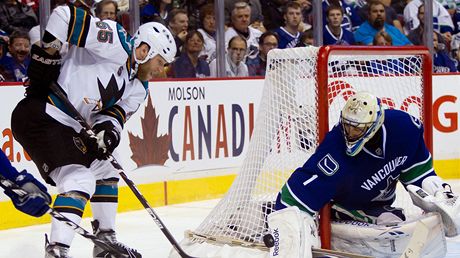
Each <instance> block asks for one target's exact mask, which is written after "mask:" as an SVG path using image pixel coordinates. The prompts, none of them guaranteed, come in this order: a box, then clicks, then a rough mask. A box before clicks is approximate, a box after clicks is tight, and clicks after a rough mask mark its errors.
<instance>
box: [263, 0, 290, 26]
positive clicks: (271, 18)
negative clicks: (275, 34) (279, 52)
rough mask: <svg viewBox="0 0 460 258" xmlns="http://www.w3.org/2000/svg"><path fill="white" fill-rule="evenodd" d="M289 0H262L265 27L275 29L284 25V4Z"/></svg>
mask: <svg viewBox="0 0 460 258" xmlns="http://www.w3.org/2000/svg"><path fill="white" fill-rule="evenodd" d="M288 2H289V0H262V1H260V4H261V6H262V14H263V16H264V27H265V28H266V29H267V30H275V29H277V28H279V27H282V26H284V22H283V10H282V8H283V6H284V5H285V4H286V3H288Z"/></svg>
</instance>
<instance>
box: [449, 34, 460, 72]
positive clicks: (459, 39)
mask: <svg viewBox="0 0 460 258" xmlns="http://www.w3.org/2000/svg"><path fill="white" fill-rule="evenodd" d="M459 49H460V33H459V34H455V35H454V36H453V37H452V41H451V43H450V50H451V52H452V57H453V59H454V61H455V62H456V66H457V71H460V51H459Z"/></svg>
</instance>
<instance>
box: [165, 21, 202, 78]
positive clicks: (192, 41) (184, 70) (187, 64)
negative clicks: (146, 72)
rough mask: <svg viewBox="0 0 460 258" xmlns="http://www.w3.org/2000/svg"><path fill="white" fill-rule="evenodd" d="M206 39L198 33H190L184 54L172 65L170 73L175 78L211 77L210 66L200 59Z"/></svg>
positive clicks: (186, 39) (186, 40) (186, 38)
mask: <svg viewBox="0 0 460 258" xmlns="http://www.w3.org/2000/svg"><path fill="white" fill-rule="evenodd" d="M203 44H204V38H203V36H202V35H201V33H199V32H198V31H196V30H194V31H190V32H189V33H188V34H187V36H186V37H185V44H184V49H183V51H182V54H181V55H180V56H179V58H177V59H176V61H174V62H173V63H172V65H171V69H170V71H171V72H172V75H173V77H174V78H203V77H209V75H210V72H209V65H208V63H207V62H206V61H205V60H204V59H201V58H198V55H199V54H200V52H201V50H202V49H203Z"/></svg>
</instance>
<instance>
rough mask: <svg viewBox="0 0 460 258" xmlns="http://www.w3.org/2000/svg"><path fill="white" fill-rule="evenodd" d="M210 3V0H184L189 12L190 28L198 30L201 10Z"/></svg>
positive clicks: (185, 7)
mask: <svg viewBox="0 0 460 258" xmlns="http://www.w3.org/2000/svg"><path fill="white" fill-rule="evenodd" d="M207 3H208V0H189V1H184V5H185V6H184V9H185V10H187V14H188V29H189V30H197V29H198V28H199V27H200V26H201V24H200V11H201V8H202V7H203V6H205V5H206V4H207Z"/></svg>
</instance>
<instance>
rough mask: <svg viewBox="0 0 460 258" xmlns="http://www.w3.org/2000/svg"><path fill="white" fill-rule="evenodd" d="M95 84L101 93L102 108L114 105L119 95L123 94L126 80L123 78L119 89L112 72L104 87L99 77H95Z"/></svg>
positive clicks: (119, 97)
mask: <svg viewBox="0 0 460 258" xmlns="http://www.w3.org/2000/svg"><path fill="white" fill-rule="evenodd" d="M97 85H98V86H99V93H100V94H101V102H102V108H108V107H111V106H113V105H115V103H117V102H118V100H120V99H121V96H123V92H124V91H125V85H126V82H125V80H123V85H122V86H121V89H119V88H118V83H117V80H116V79H115V76H114V75H113V74H112V77H110V80H109V83H108V84H107V86H106V87H104V85H103V84H102V83H101V81H100V80H99V78H98V79H97Z"/></svg>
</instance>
